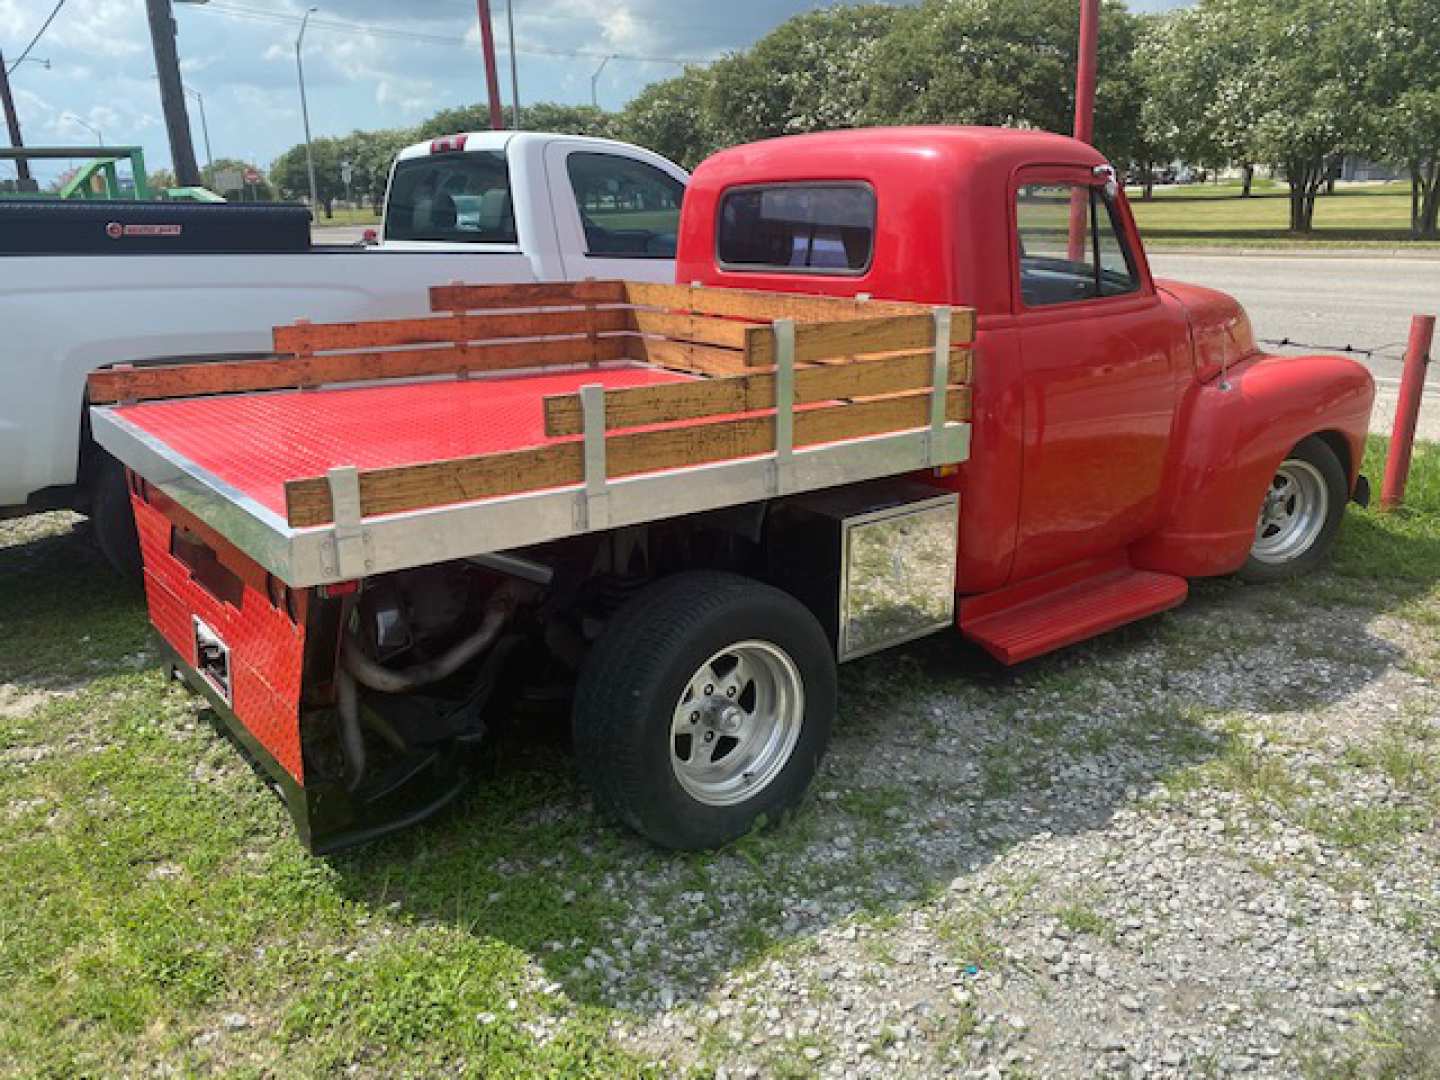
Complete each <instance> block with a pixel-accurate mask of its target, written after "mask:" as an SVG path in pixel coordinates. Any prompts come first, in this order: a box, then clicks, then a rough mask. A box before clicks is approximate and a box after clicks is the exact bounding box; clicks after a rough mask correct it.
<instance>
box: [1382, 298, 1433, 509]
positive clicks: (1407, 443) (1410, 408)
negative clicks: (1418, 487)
mask: <svg viewBox="0 0 1440 1080" xmlns="http://www.w3.org/2000/svg"><path fill="white" fill-rule="evenodd" d="M1434 338H1435V316H1434V315H1416V316H1415V317H1414V318H1413V319H1411V320H1410V344H1409V345H1408V346H1406V349H1405V371H1404V373H1403V374H1402V375H1401V376H1400V403H1399V404H1398V405H1396V407H1395V426H1394V429H1393V430H1392V431H1391V433H1390V453H1389V455H1388V456H1387V457H1386V458H1385V482H1384V484H1383V485H1381V488H1380V509H1381V510H1394V509H1396V508H1397V507H1399V506H1400V505H1401V504H1402V503H1404V502H1405V481H1406V480H1408V479H1409V478H1410V452H1411V451H1412V450H1413V449H1414V448H1415V425H1416V423H1417V422H1418V420H1419V419H1420V398H1421V396H1422V395H1423V394H1424V393H1425V369H1426V367H1427V366H1428V365H1429V363H1430V343H1431V342H1432V341H1433V340H1434Z"/></svg>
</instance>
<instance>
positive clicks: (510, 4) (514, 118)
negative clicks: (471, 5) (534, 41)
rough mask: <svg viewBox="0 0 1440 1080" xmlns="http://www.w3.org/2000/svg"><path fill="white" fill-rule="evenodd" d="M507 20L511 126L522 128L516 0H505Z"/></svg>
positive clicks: (517, 128) (517, 129)
mask: <svg viewBox="0 0 1440 1080" xmlns="http://www.w3.org/2000/svg"><path fill="white" fill-rule="evenodd" d="M505 21H506V22H507V23H509V24H510V126H511V127H512V128H514V129H515V130H516V131H519V130H520V65H519V64H517V63H516V62H515V0H505Z"/></svg>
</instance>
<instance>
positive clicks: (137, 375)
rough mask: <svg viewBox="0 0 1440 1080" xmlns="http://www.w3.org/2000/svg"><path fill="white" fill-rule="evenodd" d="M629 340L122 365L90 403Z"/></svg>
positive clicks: (456, 366)
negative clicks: (196, 362) (125, 369)
mask: <svg viewBox="0 0 1440 1080" xmlns="http://www.w3.org/2000/svg"><path fill="white" fill-rule="evenodd" d="M630 340H631V339H630V338H628V337H627V336H621V335H616V336H611V337H602V338H597V339H596V340H595V341H593V342H592V341H590V340H589V339H588V338H565V339H558V340H548V341H512V342H495V343H490V344H481V345H459V346H455V347H453V348H425V349H396V350H394V351H390V352H353V353H334V354H329V355H322V356H298V357H297V356H288V357H276V358H271V359H263V360H230V361H220V362H209V363H199V364H167V365H157V366H154V367H144V368H133V369H131V370H128V371H119V370H113V369H112V370H106V371H96V372H92V373H91V375H90V379H89V387H90V401H91V403H92V404H97V405H100V404H107V403H110V402H116V401H147V400H152V401H153V400H158V399H162V398H177V397H195V396H198V395H201V394H226V393H236V392H240V391H250V390H283V389H286V388H288V387H299V386H323V385H325V384H326V383H342V382H362V381H365V380H368V379H398V378H418V377H421V376H426V375H454V374H459V373H460V372H462V371H465V372H483V371H505V370H509V369H512V368H527V367H549V366H553V365H560V364H588V363H594V362H596V361H602V362H603V361H612V360H625V359H628V358H629V356H630V353H631V345H630Z"/></svg>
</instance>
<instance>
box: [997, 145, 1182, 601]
mask: <svg viewBox="0 0 1440 1080" xmlns="http://www.w3.org/2000/svg"><path fill="white" fill-rule="evenodd" d="M1107 173H1108V171H1107ZM1108 179H1109V177H1108V175H1106V176H1097V175H1095V174H1094V173H1092V171H1091V170H1090V169H1088V168H1080V167H1067V168H1051V167H1046V168H1031V169H1025V170H1021V171H1020V173H1019V174H1018V176H1017V182H1016V184H1015V186H1014V189H1013V199H1012V204H1013V208H1014V219H1013V220H1014V245H1015V251H1014V257H1013V258H1012V260H1011V263H1012V267H1013V289H1014V296H1013V304H1014V310H1015V311H1016V313H1017V319H1016V322H1017V325H1018V327H1019V330H1020V350H1021V362H1022V364H1023V368H1024V371H1023V386H1024V414H1025V415H1024V425H1025V434H1024V447H1023V472H1022V480H1021V485H1022V490H1021V497H1020V528H1019V533H1018V542H1017V547H1016V553H1015V563H1014V569H1013V571H1012V580H1021V579H1023V578H1027V577H1031V576H1033V575H1035V574H1040V573H1044V572H1046V571H1047V570H1052V569H1055V568H1057V567H1060V566H1064V565H1066V564H1068V563H1072V562H1075V561H1077V560H1080V559H1085V558H1089V557H1091V556H1095V555H1101V554H1105V553H1109V552H1114V551H1119V550H1123V549H1124V548H1125V547H1126V546H1127V545H1128V544H1129V543H1131V542H1132V541H1134V540H1135V539H1137V538H1139V537H1140V536H1142V535H1144V534H1145V533H1147V532H1148V531H1149V530H1151V529H1152V528H1154V526H1155V524H1156V519H1157V517H1158V514H1159V511H1160V509H1161V507H1160V489H1161V482H1162V479H1163V475H1164V468H1165V460H1166V452H1167V449H1168V446H1169V442H1170V432H1171V425H1172V421H1173V419H1174V414H1175V394H1176V391H1175V383H1174V374H1173V372H1174V368H1173V365H1174V364H1175V363H1176V361H1177V358H1178V357H1177V355H1176V354H1177V351H1178V350H1179V349H1180V347H1182V346H1183V343H1184V341H1185V330H1184V327H1183V326H1182V325H1175V322H1176V320H1175V317H1174V315H1173V313H1171V312H1168V311H1167V309H1165V308H1164V307H1163V306H1162V304H1161V302H1160V300H1159V298H1158V297H1157V295H1156V293H1155V288H1154V285H1153V283H1152V282H1151V281H1150V278H1149V274H1148V272H1147V271H1146V269H1145V267H1144V264H1143V261H1142V260H1141V259H1140V258H1139V256H1138V253H1137V241H1136V238H1135V237H1134V235H1133V231H1131V230H1127V229H1126V228H1125V221H1126V220H1127V219H1126V216H1125V215H1124V214H1123V213H1122V212H1121V210H1120V208H1119V206H1118V205H1117V197H1116V196H1115V195H1114V194H1112V193H1110V192H1108V191H1107V189H1106V186H1105V182H1106V180H1108Z"/></svg>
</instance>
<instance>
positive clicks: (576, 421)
mask: <svg viewBox="0 0 1440 1080" xmlns="http://www.w3.org/2000/svg"><path fill="white" fill-rule="evenodd" d="M932 369H933V358H932V354H931V353H930V352H928V351H927V352H918V353H899V354H896V355H894V356H887V357H881V358H879V359H875V360H864V361H856V362H852V363H847V364H835V365H832V366H826V367H808V368H800V369H798V370H797V371H796V372H795V402H796V404H801V405H803V404H810V403H813V402H819V401H831V400H835V399H838V398H858V397H873V396H875V395H879V394H891V393H897V392H903V391H909V390H919V389H925V388H927V387H928V386H929V385H930V380H931V378H932V374H933V370H932ZM969 375H970V354H969V351H968V350H962V349H955V350H953V351H952V353H951V357H950V374H949V379H948V381H949V382H950V383H963V382H965V381H966V380H967V379H968V378H969ZM774 406H775V376H774V375H773V374H770V373H764V374H752V375H737V376H730V377H726V378H715V379H704V380H696V381H694V382H682V383H671V384H667V385H662V386H634V387H625V388H622V389H617V390H609V391H607V392H606V394H605V426H606V427H607V428H609V429H615V428H627V427H640V426H642V425H645V424H663V423H669V422H672V421H676V420H693V419H697V418H700V417H704V416H715V415H717V414H724V413H743V412H751V411H753V410H757V409H771V408H774ZM581 429H582V421H581V413H580V395H578V394H552V395H551V396H549V397H547V398H546V399H545V434H546V435H550V436H562V435H577V434H579V433H580V431H581Z"/></svg>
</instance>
